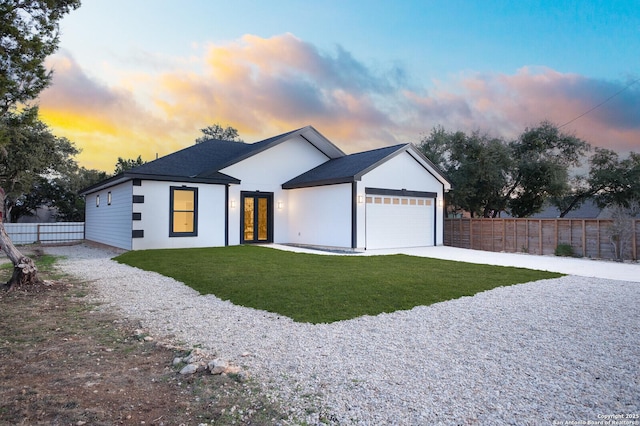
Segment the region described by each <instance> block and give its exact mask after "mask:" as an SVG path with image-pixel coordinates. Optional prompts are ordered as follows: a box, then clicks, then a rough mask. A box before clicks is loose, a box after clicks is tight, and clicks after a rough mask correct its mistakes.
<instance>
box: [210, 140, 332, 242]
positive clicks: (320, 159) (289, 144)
mask: <svg viewBox="0 0 640 426" xmlns="http://www.w3.org/2000/svg"><path fill="white" fill-rule="evenodd" d="M327 160H328V158H327V157H326V156H325V155H324V154H323V153H322V152H320V151H319V150H318V149H317V148H315V147H314V146H313V145H311V144H310V143H309V142H307V141H306V140H305V139H304V138H302V137H300V136H298V137H295V138H292V139H290V140H287V141H285V142H282V143H280V144H278V145H276V146H274V147H272V148H269V149H267V150H265V151H263V152H261V153H259V154H256V155H254V156H251V157H249V158H247V159H245V160H243V161H240V162H239V163H236V164H233V165H231V166H229V167H227V168H225V169H222V170H221V172H222V173H226V174H228V175H230V176H234V177H236V178H238V179H240V180H241V182H242V183H241V184H240V185H232V186H231V187H230V190H229V200H230V203H234V204H235V208H231V209H230V210H229V212H230V216H229V245H237V244H240V222H241V221H240V211H241V209H240V193H241V191H252V192H253V191H261V192H271V193H273V202H274V211H273V215H274V216H273V219H274V224H273V240H274V242H276V243H287V242H290V241H289V239H290V235H292V231H291V229H290V219H293V220H295V218H293V216H292V215H293V213H292V211H291V209H290V206H291V205H292V201H291V200H290V195H291V191H287V190H283V189H282V184H283V183H285V182H287V181H289V180H291V179H293V178H294V177H296V176H298V175H301V174H302V173H304V172H306V171H308V170H310V169H312V168H314V167H316V166H318V165H320V164H322V163H324V162H326V161H327ZM278 202H281V203H282V208H281V209H278Z"/></svg>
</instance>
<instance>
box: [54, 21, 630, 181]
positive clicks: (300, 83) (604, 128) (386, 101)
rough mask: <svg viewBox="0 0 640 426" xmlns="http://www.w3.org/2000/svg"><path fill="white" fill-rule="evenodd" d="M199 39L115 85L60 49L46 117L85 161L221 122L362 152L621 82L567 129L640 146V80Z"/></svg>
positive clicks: (183, 137) (582, 105) (106, 164)
mask: <svg viewBox="0 0 640 426" xmlns="http://www.w3.org/2000/svg"><path fill="white" fill-rule="evenodd" d="M198 49H200V50H199V51H198V52H197V53H196V54H193V53H192V54H190V55H189V56H188V57H185V58H163V62H164V63H168V64H171V66H167V67H160V69H159V70H157V71H155V72H151V71H150V70H149V69H148V67H145V68H144V70H143V71H140V70H137V71H136V70H126V69H118V72H117V76H118V78H119V79H118V80H114V81H111V82H110V83H109V85H107V84H106V83H104V82H99V81H97V80H96V79H95V78H93V77H91V76H90V75H89V74H88V73H87V72H86V71H85V70H83V69H82V68H81V67H80V66H79V65H78V63H76V61H75V60H74V59H73V57H72V56H71V54H70V53H68V52H60V53H58V54H57V55H55V56H54V57H52V59H51V64H52V65H53V67H54V69H55V73H54V80H53V85H52V87H51V88H50V89H48V90H47V91H45V92H44V93H43V95H42V97H41V111H42V114H43V117H44V119H45V121H46V122H48V123H49V124H50V125H51V126H52V128H53V129H54V131H56V133H57V134H61V135H62V136H67V137H69V138H70V139H71V140H72V141H74V142H76V143H77V144H78V145H79V146H80V147H81V148H83V149H84V152H83V154H82V157H81V161H82V162H83V163H84V164H86V165H88V166H90V167H99V168H103V169H106V170H111V169H112V167H113V164H114V163H115V160H116V158H117V157H118V156H122V157H125V158H134V157H137V156H138V155H140V154H142V156H143V158H144V159H151V158H153V157H154V155H155V153H159V154H160V155H165V154H168V153H170V152H173V151H175V150H177V149H179V148H183V147H186V146H188V145H190V144H192V143H193V140H194V139H195V138H196V137H197V136H199V129H200V128H203V127H205V126H208V125H210V124H213V123H221V124H223V125H231V126H233V127H235V128H237V129H238V130H239V132H240V135H241V137H243V139H245V140H247V141H256V140H260V139H263V138H267V137H270V136H273V135H276V134H278V133H280V132H286V131H289V130H293V129H295V128H298V127H302V126H305V125H307V124H311V125H313V126H314V127H316V128H317V129H318V130H319V131H320V132H322V133H323V134H325V135H326V136H327V137H328V138H329V139H331V140H332V141H334V142H335V143H336V144H338V145H339V146H340V147H341V148H343V149H344V150H345V151H346V152H354V151H358V150H362V149H370V148H375V147H379V146H384V145H391V144H395V143H399V142H418V141H419V138H420V135H421V134H424V133H428V132H429V130H430V129H431V128H432V127H433V126H434V125H438V124H439V125H443V126H444V127H445V128H447V129H450V130H464V131H472V130H477V129H479V130H483V131H486V132H488V133H490V134H493V135H496V136H503V137H506V138H511V137H515V136H517V135H518V134H519V133H521V132H522V131H523V130H524V128H525V127H527V126H534V125H536V124H537V123H539V122H540V121H542V120H545V119H548V120H551V121H552V122H554V123H556V124H558V125H559V124H564V123H567V122H569V121H571V120H573V119H575V118H576V117H578V116H580V115H581V114H583V113H584V112H585V111H588V110H589V109H590V108H592V107H594V106H595V105H598V104H599V103H602V102H603V101H604V100H606V99H607V98H608V97H611V95H613V94H616V93H618V92H619V93H618V94H617V95H616V96H614V97H613V98H611V99H610V100H608V101H607V102H606V103H604V104H602V105H601V106H600V107H598V108H596V109H595V110H593V111H592V112H590V113H588V114H586V115H585V116H584V117H581V118H579V119H577V120H575V121H573V122H572V123H570V124H569V125H567V126H566V127H564V128H563V129H564V130H567V131H571V132H575V133H576V135H577V136H580V137H582V138H584V139H586V140H587V141H588V142H590V143H592V144H593V145H598V146H606V147H609V148H611V149H615V150H618V151H629V150H636V151H638V145H639V141H640V82H639V83H636V84H635V85H632V86H630V87H628V88H626V89H624V88H625V86H626V85H627V84H628V83H629V82H619V81H603V80H597V79H591V78H587V77H585V76H581V75H577V74H568V73H560V72H557V71H555V70H552V69H549V68H544V67H523V68H521V69H520V70H518V71H517V72H515V73H513V74H505V73H469V72H467V73H464V74H459V75H453V76H450V77H448V78H447V79H446V80H434V81H432V82H431V84H430V85H429V86H424V87H420V85H419V84H418V83H417V82H416V81H412V79H411V76H410V75H408V74H407V72H406V71H405V70H404V68H403V67H402V66H398V65H396V66H393V67H392V68H388V69H379V68H377V67H375V66H373V65H370V64H365V63H363V62H362V61H359V60H358V59H357V58H356V57H354V55H352V54H351V53H350V52H348V51H347V50H345V49H344V48H343V47H341V46H336V47H335V48H334V49H333V50H330V51H321V50H320V49H318V48H317V47H316V46H314V45H312V44H310V43H307V42H304V41H302V40H300V39H298V38H296V37H295V36H293V35H292V34H283V35H279V36H274V37H271V38H261V37H257V36H253V35H246V36H244V37H242V38H240V39H238V40H236V41H233V42H229V43H225V44H210V45H207V46H204V47H199V48H198ZM153 56H154V55H153V54H149V55H148V57H153ZM142 58H143V59H144V60H146V59H145V58H147V56H145V55H142ZM110 66H111V67H112V65H110ZM622 89H624V90H622Z"/></svg>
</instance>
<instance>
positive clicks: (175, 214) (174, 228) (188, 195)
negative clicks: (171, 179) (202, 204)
mask: <svg viewBox="0 0 640 426" xmlns="http://www.w3.org/2000/svg"><path fill="white" fill-rule="evenodd" d="M169 227H170V228H169V236H170V237H195V236H197V235H198V188H187V187H186V186H183V187H177V186H172V187H171V216H170V224H169Z"/></svg>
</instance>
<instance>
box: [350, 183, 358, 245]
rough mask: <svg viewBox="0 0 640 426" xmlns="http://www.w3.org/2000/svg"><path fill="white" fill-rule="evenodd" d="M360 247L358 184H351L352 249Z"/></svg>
mask: <svg viewBox="0 0 640 426" xmlns="http://www.w3.org/2000/svg"><path fill="white" fill-rule="evenodd" d="M356 247H358V183H357V182H353V183H352V184H351V248H352V249H355V248H356Z"/></svg>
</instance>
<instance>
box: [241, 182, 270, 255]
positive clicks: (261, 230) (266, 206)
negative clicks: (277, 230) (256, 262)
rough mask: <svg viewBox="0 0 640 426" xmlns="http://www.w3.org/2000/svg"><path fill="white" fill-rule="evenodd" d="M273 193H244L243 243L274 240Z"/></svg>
mask: <svg viewBox="0 0 640 426" xmlns="http://www.w3.org/2000/svg"><path fill="white" fill-rule="evenodd" d="M272 212H273V194H272V193H263V192H243V193H242V235H241V240H242V241H241V242H242V243H270V242H273V219H272Z"/></svg>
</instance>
